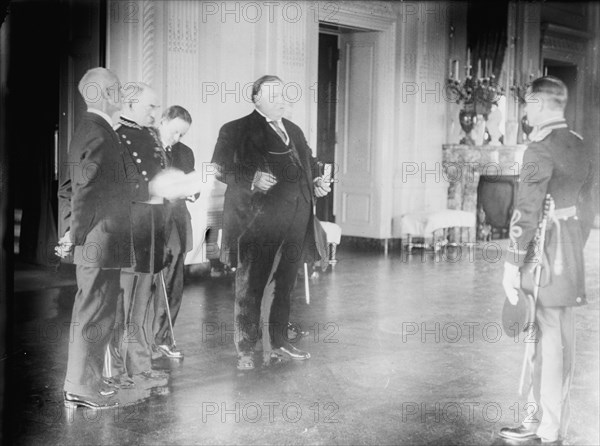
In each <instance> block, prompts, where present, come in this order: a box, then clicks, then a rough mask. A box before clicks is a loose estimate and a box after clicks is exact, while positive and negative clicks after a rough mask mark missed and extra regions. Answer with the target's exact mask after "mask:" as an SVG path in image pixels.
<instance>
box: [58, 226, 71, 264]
mask: <svg viewBox="0 0 600 446" xmlns="http://www.w3.org/2000/svg"><path fill="white" fill-rule="evenodd" d="M71 251H73V242H71V231H67V232H65V235H63V236H62V237H61V238H60V240H59V241H58V245H57V246H56V247H55V248H54V255H56V256H57V257H60V258H61V259H64V258H65V257H67V256H68V255H69V254H71Z"/></svg>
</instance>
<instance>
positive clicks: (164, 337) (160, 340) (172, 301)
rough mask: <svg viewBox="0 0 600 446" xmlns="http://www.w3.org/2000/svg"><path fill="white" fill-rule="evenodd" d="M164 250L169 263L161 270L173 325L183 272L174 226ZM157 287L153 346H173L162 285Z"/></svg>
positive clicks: (181, 291) (179, 305)
mask: <svg viewBox="0 0 600 446" xmlns="http://www.w3.org/2000/svg"><path fill="white" fill-rule="evenodd" d="M166 249H167V255H168V257H170V259H171V261H170V262H169V263H168V264H167V266H166V267H165V269H163V275H164V279H165V285H166V288H167V296H168V300H169V311H170V312H171V322H172V324H173V325H175V321H176V320H177V315H178V314H179V309H180V308H181V301H182V298H183V270H184V260H185V253H184V252H183V247H182V246H181V241H180V238H179V233H178V232H177V227H176V225H173V229H172V231H171V234H170V236H169V240H168V241H167V246H166ZM158 280H160V277H158ZM157 286H159V287H160V289H159V290H157V292H156V293H155V294H154V312H155V313H154V321H153V324H152V330H153V332H154V344H155V345H173V336H172V333H171V328H170V326H169V319H168V317H169V315H168V313H167V304H166V302H165V297H164V293H163V290H162V284H161V283H160V282H158V283H157Z"/></svg>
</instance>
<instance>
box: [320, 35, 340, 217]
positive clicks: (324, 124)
mask: <svg viewBox="0 0 600 446" xmlns="http://www.w3.org/2000/svg"><path fill="white" fill-rule="evenodd" d="M338 35H339V31H337V30H336V29H335V27H333V26H328V25H321V26H320V27H319V73H318V82H317V86H318V90H317V104H318V105H317V157H318V158H319V160H320V161H322V162H324V163H331V164H335V145H336V142H337V141H336V118H337V102H338V95H337V91H338V90H337V88H338V79H337V76H338V66H337V65H338V60H339V58H340V56H339V54H340V51H339V37H338ZM334 187H335V184H332V189H333V188H334ZM333 193H334V192H333V190H332V193H330V194H328V195H327V196H325V197H323V198H321V199H320V200H317V217H318V218H319V220H321V221H330V222H335V215H334V213H333Z"/></svg>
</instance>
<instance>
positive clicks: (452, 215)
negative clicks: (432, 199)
mask: <svg viewBox="0 0 600 446" xmlns="http://www.w3.org/2000/svg"><path fill="white" fill-rule="evenodd" d="M392 225H393V227H394V228H398V230H397V231H394V233H395V234H397V235H400V236H401V237H402V238H404V237H403V236H405V240H406V243H403V245H402V246H403V248H406V249H407V250H408V252H409V254H410V253H411V252H412V248H432V249H433V250H434V251H435V252H438V251H439V250H440V249H441V248H442V247H443V246H446V245H448V244H449V242H448V230H449V229H452V228H467V238H468V241H469V248H471V243H470V242H471V228H475V214H474V213H471V212H466V211H460V210H456V209H442V210H438V211H423V212H414V213H411V214H404V215H402V216H399V217H394V219H393V221H392ZM440 230H441V231H442V237H441V238H440V237H437V236H436V233H437V232H438V231H440ZM413 237H422V238H423V239H424V240H423V243H413ZM428 238H431V244H429V243H427V239H428ZM438 240H439V241H438ZM460 241H461V242H462V231H461V232H460ZM451 245H455V246H456V245H457V244H456V243H453V244H451Z"/></svg>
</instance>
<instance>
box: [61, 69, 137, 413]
mask: <svg viewBox="0 0 600 446" xmlns="http://www.w3.org/2000/svg"><path fill="white" fill-rule="evenodd" d="M79 92H80V93H81V95H82V96H83V99H84V101H85V102H86V105H87V112H86V113H85V115H84V116H83V119H82V121H81V124H80V125H79V126H78V128H77V130H76V131H75V134H74V135H73V138H72V140H71V144H70V147H69V167H70V171H69V176H68V178H67V179H66V181H65V182H63V183H62V184H61V185H60V188H59V191H58V196H59V202H60V209H61V217H62V218H63V219H64V220H65V227H68V228H69V229H68V230H67V232H66V234H65V235H64V236H63V237H62V238H61V239H60V240H59V246H58V247H57V255H59V256H61V257H66V255H68V254H69V253H71V252H73V256H74V263H75V264H76V265H77V269H76V274H77V287H78V290H77V295H76V296H75V303H74V305H73V316H72V319H71V332H70V342H69V359H68V363H67V374H66V378H65V384H64V391H65V395H64V398H65V405H66V406H67V407H77V406H85V407H89V408H92V409H103V408H107V407H112V406H114V405H116V404H117V402H116V401H115V399H111V397H112V396H114V395H115V393H116V390H115V388H111V387H109V386H107V385H106V383H104V381H103V379H102V366H103V362H104V353H105V350H106V346H107V344H108V342H109V339H110V336H111V333H112V328H113V325H114V322H115V313H116V307H117V298H118V295H119V292H120V285H119V274H120V269H121V268H122V267H126V266H129V265H130V264H131V259H130V255H131V246H130V243H129V237H130V231H131V223H130V207H129V206H130V202H131V188H130V185H129V183H128V182H127V181H126V172H125V164H124V151H123V148H122V147H121V144H120V142H119V138H118V136H117V134H116V133H115V131H114V130H113V128H112V120H111V115H112V114H113V113H114V112H116V111H118V110H119V109H120V108H121V103H120V85H119V80H118V78H117V76H115V75H114V74H113V73H112V72H111V71H109V70H106V69H104V68H94V69H92V70H89V71H88V72H87V73H86V74H85V75H84V76H83V78H82V79H81V81H80V82H79ZM73 246H74V249H73Z"/></svg>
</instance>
